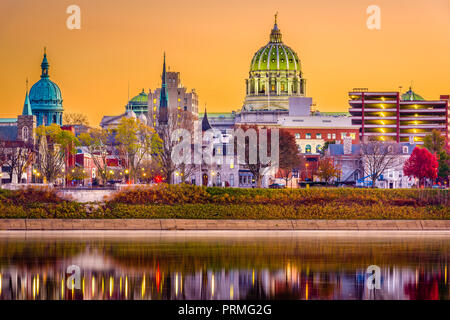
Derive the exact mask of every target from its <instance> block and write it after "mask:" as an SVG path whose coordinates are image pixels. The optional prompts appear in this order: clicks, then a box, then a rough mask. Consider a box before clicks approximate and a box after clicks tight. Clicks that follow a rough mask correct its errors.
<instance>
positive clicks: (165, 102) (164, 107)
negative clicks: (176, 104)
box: [158, 52, 169, 125]
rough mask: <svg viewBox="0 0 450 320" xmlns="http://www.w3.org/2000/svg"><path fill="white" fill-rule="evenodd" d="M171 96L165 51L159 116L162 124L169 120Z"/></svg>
mask: <svg viewBox="0 0 450 320" xmlns="http://www.w3.org/2000/svg"><path fill="white" fill-rule="evenodd" d="M168 107H169V97H168V94H167V75H166V53H165V52H164V63H163V73H162V77H161V92H160V95H159V117H158V122H159V124H160V125H166V124H167V123H168V120H169V114H168Z"/></svg>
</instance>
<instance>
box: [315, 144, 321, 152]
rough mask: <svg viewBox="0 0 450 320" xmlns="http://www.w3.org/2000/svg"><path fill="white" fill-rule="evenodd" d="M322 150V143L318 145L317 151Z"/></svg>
mask: <svg viewBox="0 0 450 320" xmlns="http://www.w3.org/2000/svg"><path fill="white" fill-rule="evenodd" d="M320 151H322V146H321V145H320V144H318V145H317V146H316V153H320Z"/></svg>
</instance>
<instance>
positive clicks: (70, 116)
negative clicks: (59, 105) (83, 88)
mask: <svg viewBox="0 0 450 320" xmlns="http://www.w3.org/2000/svg"><path fill="white" fill-rule="evenodd" d="M63 117H64V124H65V125H72V126H76V125H79V126H86V127H88V126H89V120H88V117H87V116H86V115H84V114H81V113H64V116H63Z"/></svg>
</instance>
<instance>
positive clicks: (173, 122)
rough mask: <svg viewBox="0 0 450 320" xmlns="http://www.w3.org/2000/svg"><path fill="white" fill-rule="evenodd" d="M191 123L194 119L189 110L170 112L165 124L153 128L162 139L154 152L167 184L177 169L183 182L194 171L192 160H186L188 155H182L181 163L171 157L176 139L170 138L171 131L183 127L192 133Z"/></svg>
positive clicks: (171, 181)
mask: <svg viewBox="0 0 450 320" xmlns="http://www.w3.org/2000/svg"><path fill="white" fill-rule="evenodd" d="M193 123H194V119H193V116H192V114H191V113H190V112H187V111H180V112H170V113H169V116H168V121H167V124H165V125H158V126H157V127H156V128H155V129H156V132H157V133H158V136H159V137H160V139H161V140H162V145H161V149H160V150H159V152H158V153H157V154H156V159H157V161H158V162H159V164H160V166H161V170H162V171H163V174H164V176H165V179H166V182H167V183H169V184H172V183H173V174H174V173H175V172H176V171H177V170H178V171H180V173H182V174H183V175H182V176H181V179H182V181H183V182H184V181H185V179H187V178H188V177H189V176H190V175H192V173H193V172H194V171H195V165H194V164H192V161H187V160H188V157H189V156H190V155H182V157H183V159H181V161H180V162H181V163H179V164H177V163H175V161H174V159H172V153H173V151H174V147H175V145H177V143H178V141H172V139H171V137H172V134H173V132H174V131H175V130H177V129H185V130H188V131H189V132H191V133H192V132H193ZM189 160H191V159H189Z"/></svg>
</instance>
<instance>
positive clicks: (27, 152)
mask: <svg viewBox="0 0 450 320" xmlns="http://www.w3.org/2000/svg"><path fill="white" fill-rule="evenodd" d="M0 154H1V156H0V165H1V166H2V167H3V166H5V167H7V168H8V171H7V173H8V174H9V177H10V182H13V181H12V180H13V176H14V174H15V175H16V177H17V182H18V183H21V182H22V175H23V173H24V172H25V170H26V168H27V167H28V166H29V165H30V163H31V162H32V161H33V145H32V144H28V143H25V142H23V141H2V142H0ZM0 179H1V177H0Z"/></svg>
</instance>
